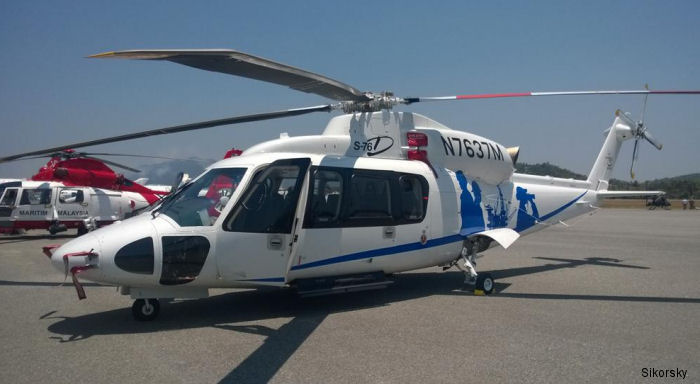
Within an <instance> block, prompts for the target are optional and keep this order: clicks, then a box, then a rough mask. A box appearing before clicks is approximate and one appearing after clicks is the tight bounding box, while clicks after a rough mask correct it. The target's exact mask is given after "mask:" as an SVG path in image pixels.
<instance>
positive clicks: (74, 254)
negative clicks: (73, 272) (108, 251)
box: [51, 233, 101, 273]
mask: <svg viewBox="0 0 700 384" xmlns="http://www.w3.org/2000/svg"><path fill="white" fill-rule="evenodd" d="M100 251H101V249H100V242H99V240H98V238H97V236H95V235H94V234H92V233H88V234H85V235H83V236H80V237H78V238H76V239H73V240H71V241H69V242H67V243H65V244H63V245H62V246H60V247H59V248H57V249H56V250H55V251H54V252H53V254H51V264H52V265H53V267H54V268H56V269H57V270H59V271H61V272H62V273H66V272H67V271H70V269H71V268H73V267H76V266H77V267H82V266H86V265H89V264H93V263H94V261H96V260H95V259H96V258H97V257H98V255H99V254H100Z"/></svg>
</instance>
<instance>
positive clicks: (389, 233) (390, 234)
mask: <svg viewBox="0 0 700 384" xmlns="http://www.w3.org/2000/svg"><path fill="white" fill-rule="evenodd" d="M382 234H383V235H384V238H385V239H393V238H395V237H396V227H384V230H383V231H382Z"/></svg>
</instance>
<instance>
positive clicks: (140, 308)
mask: <svg viewBox="0 0 700 384" xmlns="http://www.w3.org/2000/svg"><path fill="white" fill-rule="evenodd" d="M159 312H160V303H159V302H158V299H138V300H136V301H134V304H133V305H132V306H131V313H132V314H133V315H134V318H135V319H136V320H138V321H151V320H153V319H155V318H156V317H158V313H159Z"/></svg>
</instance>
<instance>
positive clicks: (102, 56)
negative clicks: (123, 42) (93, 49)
mask: <svg viewBox="0 0 700 384" xmlns="http://www.w3.org/2000/svg"><path fill="white" fill-rule="evenodd" d="M114 53H115V52H114V51H109V52H102V53H97V54H94V55H90V56H88V57H87V58H88V59H101V58H105V57H110V56H114Z"/></svg>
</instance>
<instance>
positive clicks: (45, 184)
mask: <svg viewBox="0 0 700 384" xmlns="http://www.w3.org/2000/svg"><path fill="white" fill-rule="evenodd" d="M100 155H102V156H107V155H108V156H130V157H146V158H160V159H170V158H165V157H159V156H144V155H125V154H111V153H87V152H76V151H74V150H72V149H66V150H62V151H60V152H56V153H52V154H49V155H43V156H35V157H31V158H32V159H35V158H41V157H50V160H49V161H48V162H47V163H46V165H44V166H43V167H41V169H39V172H37V173H36V174H35V175H34V176H32V177H31V178H30V179H27V180H6V181H5V182H2V183H0V233H16V232H18V231H21V230H29V229H46V230H48V231H49V233H51V234H52V235H53V234H56V233H58V232H64V231H66V230H67V229H68V228H77V229H78V235H82V234H84V233H86V232H88V231H89V230H92V229H94V228H97V227H100V226H103V225H107V224H110V223H112V222H114V221H117V220H121V219H124V218H126V217H129V216H131V215H133V214H134V213H136V212H138V211H139V210H140V209H142V208H145V207H147V206H149V205H151V204H153V203H155V202H157V201H159V200H160V199H161V198H162V197H163V196H164V195H167V194H168V193H169V192H170V190H171V188H173V186H166V185H160V186H144V185H142V183H144V184H145V182H146V181H148V179H137V180H136V181H132V180H129V179H128V178H126V177H124V175H122V174H118V173H115V172H114V171H113V170H112V169H111V168H110V167H109V166H107V164H109V165H111V166H114V167H118V168H122V169H125V170H128V171H132V172H140V171H139V170H138V169H135V168H132V167H128V166H126V165H123V164H119V163H116V162H113V161H110V160H105V159H100V158H96V157H94V156H100ZM170 160H173V159H170ZM181 180H182V178H181V177H179V178H178V180H177V183H178V184H179V183H180V182H181ZM174 186H175V187H177V185H174Z"/></svg>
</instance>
